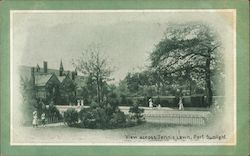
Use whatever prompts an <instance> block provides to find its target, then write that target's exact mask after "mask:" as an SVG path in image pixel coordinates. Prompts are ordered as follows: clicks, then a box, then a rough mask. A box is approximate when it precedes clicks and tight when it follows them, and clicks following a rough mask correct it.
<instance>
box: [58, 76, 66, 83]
mask: <svg viewBox="0 0 250 156" xmlns="http://www.w3.org/2000/svg"><path fill="white" fill-rule="evenodd" d="M57 78H58V80H59V81H60V82H61V83H62V82H63V81H64V79H65V78H66V76H57Z"/></svg>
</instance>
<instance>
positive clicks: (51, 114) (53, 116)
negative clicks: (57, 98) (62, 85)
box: [45, 105, 63, 122]
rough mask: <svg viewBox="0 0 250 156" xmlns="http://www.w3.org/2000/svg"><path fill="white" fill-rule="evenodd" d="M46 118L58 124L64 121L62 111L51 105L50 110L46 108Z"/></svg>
mask: <svg viewBox="0 0 250 156" xmlns="http://www.w3.org/2000/svg"><path fill="white" fill-rule="evenodd" d="M45 116H46V117H47V118H48V120H49V122H58V121H60V120H62V119H63V117H62V115H61V113H60V111H59V110H58V109H57V108H56V106H54V105H49V107H48V108H45Z"/></svg>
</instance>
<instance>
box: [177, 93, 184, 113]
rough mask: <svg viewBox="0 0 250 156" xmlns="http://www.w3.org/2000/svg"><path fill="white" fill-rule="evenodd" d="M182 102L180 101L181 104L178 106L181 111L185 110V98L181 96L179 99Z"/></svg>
mask: <svg viewBox="0 0 250 156" xmlns="http://www.w3.org/2000/svg"><path fill="white" fill-rule="evenodd" d="M179 99H180V100H179V103H178V105H179V110H184V106H183V103H182V99H183V97H182V96H180V98H179Z"/></svg>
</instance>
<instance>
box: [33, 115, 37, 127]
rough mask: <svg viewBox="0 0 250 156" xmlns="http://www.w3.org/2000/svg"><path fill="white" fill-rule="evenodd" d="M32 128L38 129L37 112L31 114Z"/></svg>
mask: <svg viewBox="0 0 250 156" xmlns="http://www.w3.org/2000/svg"><path fill="white" fill-rule="evenodd" d="M32 125H33V127H38V118H37V111H34V112H33V121H32Z"/></svg>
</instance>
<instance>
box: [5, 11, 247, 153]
mask: <svg viewBox="0 0 250 156" xmlns="http://www.w3.org/2000/svg"><path fill="white" fill-rule="evenodd" d="M38 8H39V7H38ZM237 11H238V10H237V9H236V8H223V9H222V8H221V9H218V8H216V9H215V8H214V9H213V8H209V9H199V8H197V9H178V8H175V9H168V8H159V9H148V8H141V9H131V8H127V9H66V8H65V9H10V10H9V17H8V18H9V52H7V53H9V58H8V60H9V90H10V92H9V105H8V108H9V114H8V115H7V114H6V116H9V122H8V125H9V128H8V127H7V129H6V131H8V134H9V138H8V139H9V143H8V144H9V146H10V147H24V148H25V147H30V148H34V149H38V148H41V149H44V147H50V148H51V149H52V150H54V151H57V150H56V149H53V148H54V147H55V146H57V147H66V148H68V149H70V148H71V147H72V148H74V147H79V148H80V147H82V149H81V150H82V151H83V152H84V151H88V152H89V154H90V155H91V149H93V150H94V149H95V148H102V149H103V150H105V149H114V148H123V147H126V148H127V150H129V149H133V148H138V149H140V148H141V149H145V148H151V149H148V152H153V151H152V148H157V149H161V148H164V150H166V151H167V150H168V148H172V147H174V148H175V149H176V150H171V152H172V154H175V155H181V154H184V153H182V152H180V153H178V150H177V149H178V147H179V148H183V147H184V148H186V150H187V148H188V147H194V149H197V150H199V148H203V149H204V148H207V149H209V148H211V149H213V148H224V152H225V153H224V154H225V155H237V154H239V153H237V151H235V150H234V147H238V148H240V147H239V146H242V147H245V146H246V145H242V142H241V138H242V135H243V133H245V131H244V130H242V129H239V128H240V127H238V126H239V124H243V120H241V119H240V118H241V115H242V114H241V112H242V111H243V112H246V110H244V109H243V108H244V107H245V108H248V106H245V105H246V104H245V103H241V104H240V102H239V100H240V99H242V98H243V96H245V94H242V92H243V91H245V90H246V88H247V85H246V86H245V87H244V86H242V84H241V83H243V81H244V82H247V81H246V80H248V79H247V77H245V78H246V79H245V80H244V79H243V77H239V73H243V75H244V73H245V74H247V72H246V70H247V69H248V66H247V65H245V67H246V68H245V69H242V68H239V67H238V66H237V65H240V66H241V67H242V66H244V65H241V63H240V62H239V61H240V60H239V56H242V54H240V53H242V52H240V50H239V48H238V45H240V44H241V45H243V43H245V42H243V43H240V41H239V40H238V39H237V35H238V27H237V26H238V23H237V22H238V21H239V20H238V16H237V15H238V14H237V13H238V12H237ZM245 56H246V57H248V54H245ZM244 61H245V62H246V59H244V58H242V63H243V62H244ZM3 68H4V67H3ZM1 74H2V70H1ZM241 80H243V81H241ZM241 87H242V90H240V88H241ZM245 93H246V92H245ZM240 95H242V96H240ZM246 96H247V95H246ZM5 104H6V103H5ZM239 108H240V109H239ZM237 110H242V111H237ZM238 113H240V114H238ZM245 114H246V113H245ZM247 122H249V121H247ZM247 125H248V123H246V124H243V127H245V126H247ZM245 130H247V129H245ZM239 133H242V134H241V135H239ZM248 135H249V134H245V136H248ZM7 136H8V135H7ZM247 138H249V137H247ZM226 149H231V152H235V153H231V152H227V150H226ZM127 150H123V152H122V153H126V151H127ZM184 150H185V149H184ZM146 151H147V150H145V152H146ZM200 151H202V150H200ZM245 151H246V150H245ZM217 152H219V151H217ZM94 153H95V152H94ZM142 153H143V152H142ZM142 153H140V152H139V153H138V152H137V154H136V153H134V154H135V155H140V154H142ZM163 153H164V152H163V151H162V153H158V154H159V155H160V154H161V155H162V154H163ZM205 153H207V154H209V151H206V152H205ZM219 153H220V152H219ZM219 153H216V151H215V153H212V154H214V155H218V154H219ZM33 154H34V153H33ZM41 154H42V155H46V153H44V154H43V153H41ZM47 154H48V153H47ZM96 154H98V152H96ZM155 154H156V153H155ZM189 154H190V155H192V154H195V153H192V151H189ZM196 154H197V153H196ZM210 154H211V153H210ZM220 154H221V153H220ZM7 155H8V154H7ZM76 155H77V153H76Z"/></svg>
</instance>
